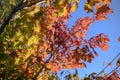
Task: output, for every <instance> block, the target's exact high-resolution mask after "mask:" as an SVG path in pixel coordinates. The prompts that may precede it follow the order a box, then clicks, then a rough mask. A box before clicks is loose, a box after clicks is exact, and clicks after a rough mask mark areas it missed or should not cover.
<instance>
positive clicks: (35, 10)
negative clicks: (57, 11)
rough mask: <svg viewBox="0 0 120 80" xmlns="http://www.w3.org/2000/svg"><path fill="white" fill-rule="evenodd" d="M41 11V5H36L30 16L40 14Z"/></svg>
mask: <svg viewBox="0 0 120 80" xmlns="http://www.w3.org/2000/svg"><path fill="white" fill-rule="evenodd" d="M39 11H40V5H38V4H37V5H34V9H33V10H31V12H29V13H28V15H29V16H34V14H35V13H38V12H39Z"/></svg>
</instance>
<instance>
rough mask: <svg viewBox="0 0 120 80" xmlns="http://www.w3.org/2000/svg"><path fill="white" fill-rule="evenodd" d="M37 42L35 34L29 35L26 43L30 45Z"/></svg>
mask: <svg viewBox="0 0 120 80" xmlns="http://www.w3.org/2000/svg"><path fill="white" fill-rule="evenodd" d="M37 43H38V39H37V38H36V37H35V36H32V37H30V39H29V40H28V43H27V45H28V46H30V45H32V44H37Z"/></svg>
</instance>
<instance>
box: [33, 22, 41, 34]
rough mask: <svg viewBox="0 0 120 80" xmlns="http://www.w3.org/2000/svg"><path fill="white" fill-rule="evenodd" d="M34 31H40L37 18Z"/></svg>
mask: <svg viewBox="0 0 120 80" xmlns="http://www.w3.org/2000/svg"><path fill="white" fill-rule="evenodd" d="M34 31H35V32H37V33H39V32H40V24H39V20H35V27H34Z"/></svg>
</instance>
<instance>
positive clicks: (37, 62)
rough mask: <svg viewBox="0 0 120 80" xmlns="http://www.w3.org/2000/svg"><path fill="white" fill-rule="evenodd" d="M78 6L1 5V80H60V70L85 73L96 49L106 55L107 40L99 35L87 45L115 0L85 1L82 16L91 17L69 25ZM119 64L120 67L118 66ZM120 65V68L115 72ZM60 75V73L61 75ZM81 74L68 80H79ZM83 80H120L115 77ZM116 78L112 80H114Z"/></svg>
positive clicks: (22, 0) (35, 1)
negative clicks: (94, 27) (92, 28)
mask: <svg viewBox="0 0 120 80" xmlns="http://www.w3.org/2000/svg"><path fill="white" fill-rule="evenodd" d="M79 3H80V0H0V79H8V80H13V79H22V80H29V79H30V80H54V79H55V80H57V79H59V78H58V77H57V75H56V72H58V71H60V70H61V69H76V68H85V67H86V66H87V65H86V63H91V62H92V60H93V59H94V58H95V57H96V56H98V53H97V51H96V50H95V48H101V49H102V50H103V51H108V48H109V46H108V42H109V41H110V40H109V38H108V36H107V35H106V34H104V33H100V34H98V35H96V36H93V37H91V38H90V39H89V40H87V39H86V36H87V35H86V32H87V31H88V30H89V27H90V26H91V24H92V23H95V22H97V21H99V20H106V19H107V14H111V13H113V11H112V9H111V8H110V3H111V0H85V4H84V10H85V11H86V13H88V14H89V13H91V14H92V16H86V17H81V18H78V19H77V21H76V22H75V24H74V25H73V26H71V27H68V26H67V25H66V22H67V21H68V19H69V18H70V17H72V16H71V13H72V12H75V11H76V9H77V8H78V4H79ZM118 63H119V64H120V61H119V60H118ZM119 66H120V65H118V66H117V68H118V67H119ZM61 74H62V73H61ZM77 75H78V72H77V70H76V73H75V74H74V75H71V74H70V75H68V76H67V77H66V79H68V80H71V79H75V80H79V78H78V76H77ZM94 75H95V74H94V73H92V74H90V75H89V76H88V77H85V78H84V79H83V80H91V79H92V80H93V79H96V80H102V79H104V80H117V79H118V80H119V79H120V77H119V75H118V73H117V71H114V72H113V73H112V74H111V75H109V76H107V77H104V76H94ZM111 76H112V77H111Z"/></svg>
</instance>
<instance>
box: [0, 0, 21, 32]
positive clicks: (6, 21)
mask: <svg viewBox="0 0 120 80" xmlns="http://www.w3.org/2000/svg"><path fill="white" fill-rule="evenodd" d="M22 3H23V0H20V2H19V3H18V4H17V5H16V6H15V7H14V8H13V10H12V11H11V12H10V13H9V15H8V16H7V17H5V18H4V21H3V23H2V24H1V27H0V34H1V33H2V32H3V31H4V29H5V26H6V25H7V24H8V23H9V21H10V19H11V18H12V17H13V15H14V14H15V13H16V12H17V11H18V10H17V8H18V7H19V6H21V5H22Z"/></svg>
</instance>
